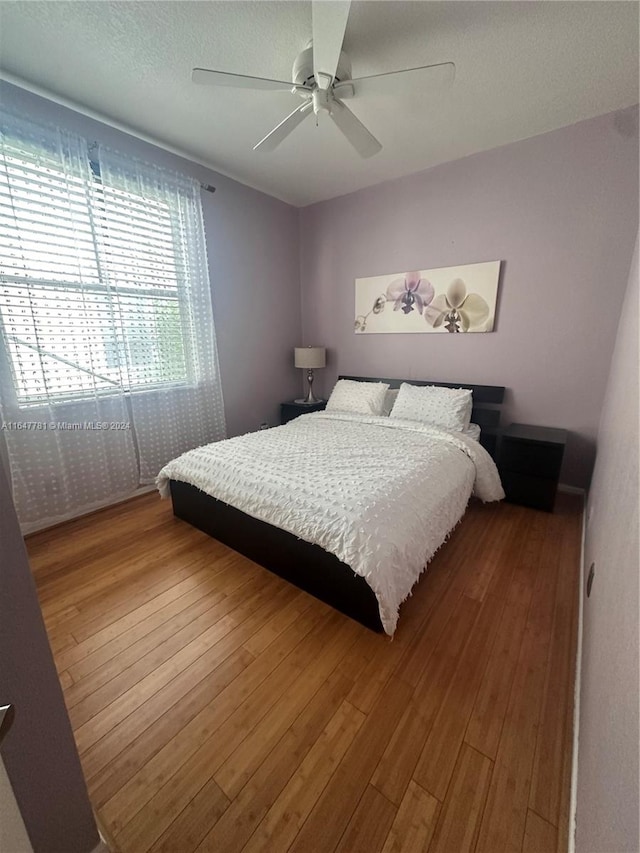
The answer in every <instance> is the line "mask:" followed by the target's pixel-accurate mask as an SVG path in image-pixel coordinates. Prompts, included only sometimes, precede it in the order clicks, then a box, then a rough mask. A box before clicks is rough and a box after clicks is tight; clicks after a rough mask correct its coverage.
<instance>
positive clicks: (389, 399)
mask: <svg viewBox="0 0 640 853" xmlns="http://www.w3.org/2000/svg"><path fill="white" fill-rule="evenodd" d="M399 390H400V389H399V388H389V390H388V391H385V395H384V404H383V406H382V414H383V415H386V417H389V415H390V414H391V409H393V406H394V403H395V402H396V400H397V399H398V391H399Z"/></svg>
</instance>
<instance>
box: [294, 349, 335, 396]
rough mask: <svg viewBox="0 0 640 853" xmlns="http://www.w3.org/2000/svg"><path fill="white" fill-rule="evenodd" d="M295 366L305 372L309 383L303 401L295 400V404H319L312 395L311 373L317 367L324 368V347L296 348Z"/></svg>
mask: <svg viewBox="0 0 640 853" xmlns="http://www.w3.org/2000/svg"><path fill="white" fill-rule="evenodd" d="M294 362H295V366H296V367H300V368H302V370H306V371H307V382H308V383H309V393H308V394H307V396H306V397H305V398H304V400H296V403H307V404H308V405H311V404H312V403H319V402H320V400H318V398H317V397H314V395H313V371H314V370H317V369H318V368H319V367H324V366H325V364H326V363H327V361H326V350H325V348H324V347H296V348H295V359H294Z"/></svg>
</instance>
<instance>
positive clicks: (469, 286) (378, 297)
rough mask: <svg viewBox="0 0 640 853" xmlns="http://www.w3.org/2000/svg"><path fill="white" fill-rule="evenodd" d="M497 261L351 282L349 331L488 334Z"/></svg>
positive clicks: (495, 293) (493, 310)
mask: <svg viewBox="0 0 640 853" xmlns="http://www.w3.org/2000/svg"><path fill="white" fill-rule="evenodd" d="M499 275H500V261H488V262H485V263H480V264H466V265H465V266H462V267H443V268H436V269H431V270H416V271H413V272H406V273H400V274H395V275H386V276H375V277H373V278H360V279H356V287H355V290H356V306H355V307H356V311H355V317H356V319H355V322H354V330H355V332H356V333H358V334H362V333H385V332H386V333H391V332H422V333H424V332H439V333H442V332H445V333H451V332H453V333H460V332H462V333H465V332H491V331H493V324H494V315H495V307H496V300H497V294H498V279H499Z"/></svg>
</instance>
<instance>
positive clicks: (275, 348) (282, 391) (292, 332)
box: [0, 81, 301, 435]
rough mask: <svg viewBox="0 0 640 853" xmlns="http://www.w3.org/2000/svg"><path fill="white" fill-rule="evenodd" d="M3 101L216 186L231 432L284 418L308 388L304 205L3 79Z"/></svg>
mask: <svg viewBox="0 0 640 853" xmlns="http://www.w3.org/2000/svg"><path fill="white" fill-rule="evenodd" d="M0 102H2V103H3V104H6V105H7V106H10V107H12V108H14V109H16V110H18V111H20V112H21V113H23V114H25V115H29V116H30V117H32V118H34V119H37V120H43V121H48V122H51V123H53V124H57V125H60V126H62V127H65V128H67V129H69V130H72V131H74V132H76V133H79V134H81V135H82V136H85V137H87V138H88V139H91V140H96V141H99V142H102V143H104V144H105V145H108V146H110V147H112V148H115V149H117V150H119V151H123V152H126V153H130V154H132V155H133V156H135V157H139V158H140V159H143V160H147V161H150V162H153V163H158V164H160V165H163V166H166V167H167V168H169V169H175V170H177V171H180V172H182V173H183V174H188V175H191V176H192V177H194V178H196V179H197V180H199V181H201V182H202V183H205V184H212V185H213V186H215V187H216V192H215V193H214V194H213V195H211V194H210V193H207V192H203V193H202V206H203V211H204V220H205V232H206V238H207V252H208V257H209V276H210V279H211V290H212V299H213V310H214V316H215V323H216V333H217V337H218V354H219V357H220V373H221V376H222V389H223V393H224V402H225V412H226V416H227V427H228V432H229V435H235V434H237V433H241V432H246V431H247V430H253V429H255V428H256V427H257V426H258V425H259V424H260V423H261V422H262V421H268V422H269V423H272V424H275V423H278V422H279V403H280V402H281V401H282V400H288V399H291V398H293V397H294V396H295V395H296V394H298V392H299V390H300V376H299V371H296V370H295V368H294V367H293V348H294V347H295V346H297V345H299V344H300V339H301V325H300V288H299V278H298V272H299V270H298V262H299V258H298V211H297V209H296V208H294V207H291V206H290V205H288V204H285V203H284V202H281V201H278V200H277V199H274V198H271V197H270V196H268V195H265V194H264V193H260V192H258V191H257V190H253V189H250V188H249V187H246V186H244V185H242V184H239V183H238V182H237V181H233V180H231V179H230V178H226V177H224V176H223V175H219V174H217V173H215V172H212V171H211V170H209V169H207V168H205V167H204V166H199V165H198V164H196V163H193V162H192V161H190V160H187V159H184V158H182V157H178V156H176V155H174V154H171V153H169V152H167V151H164V150H163V149H161V148H158V147H156V146H154V145H150V144H149V143H146V142H142V141H141V140H138V139H136V138H134V137H132V136H130V135H128V134H126V133H122V132H121V131H119V130H115V129H114V128H111V127H109V126H107V125H105V124H102V123H101V122H98V121H94V120H93V119H90V118H87V117H86V116H83V115H81V114H80V113H77V112H75V111H73V110H70V109H66V108H65V107H62V106H60V105H58V104H55V103H53V102H51V101H48V100H45V99H44V98H40V97H38V96H37V95H33V94H31V93H30V92H26V91H24V90H23V89H20V88H18V87H16V86H12V85H10V84H9V83H5V82H2V81H0Z"/></svg>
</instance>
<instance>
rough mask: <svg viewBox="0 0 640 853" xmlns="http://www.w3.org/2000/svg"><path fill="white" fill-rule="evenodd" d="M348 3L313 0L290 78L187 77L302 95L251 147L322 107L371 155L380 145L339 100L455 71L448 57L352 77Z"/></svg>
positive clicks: (432, 80)
mask: <svg viewBox="0 0 640 853" xmlns="http://www.w3.org/2000/svg"><path fill="white" fill-rule="evenodd" d="M350 5H351V2H350V0H333V2H327V0H313V2H312V4H311V9H312V33H313V38H312V40H311V42H310V43H309V44H308V45H307V47H306V48H305V49H304V50H303V51H302V52H301V53H300V54H298V56H297V57H296V59H295V62H294V63H293V70H292V72H291V76H292V78H293V80H292V82H291V83H287V82H285V81H283V80H269V79H267V78H264V77H250V76H246V75H244V74H229V73H228V72H226V71H214V70H212V69H209V68H194V69H193V72H192V74H191V79H192V80H193V82H194V83H204V84H209V85H213V86H232V87H235V88H239V89H264V90H285V89H289V90H291V92H292V94H294V95H299V96H301V97H302V98H303V99H304V101H303V103H302V104H301V105H300V106H297V107H296V108H295V110H293V111H292V112H290V113H289V115H288V116H286V117H285V118H284V119H283V120H282V121H281V122H280V124H278V125H276V127H274V128H273V130H272V131H270V132H269V133H267V135H266V136H265V137H264V138H263V139H261V140H260V142H258V143H257V145H254V147H253V150H254V151H274V150H275V148H277V146H278V145H280V143H281V142H282V141H283V140H284V139H286V137H287V136H288V135H289V134H290V133H291V132H292V131H293V130H295V128H296V127H297V126H298V125H299V124H300V123H301V122H303V121H304V120H305V118H307V116H310V115H312V114H315V116H316V123H317V120H318V118H317V117H318V116H319V115H320V113H326V114H327V115H328V116H329V118H330V119H331V120H332V121H333V122H334V124H335V125H336V126H337V127H338V130H340V131H341V132H342V133H343V134H344V136H345V137H346V138H347V140H348V141H349V142H350V143H351V145H352V146H353V147H354V148H355V150H356V151H357V152H358V154H360V156H361V157H372V156H373V155H374V154H377V153H378V151H380V150H381V149H382V145H381V144H380V143H379V142H378V140H377V139H376V138H375V136H373V134H372V133H370V132H369V131H368V130H367V128H366V127H365V126H364V125H363V124H362V122H361V121H360V120H359V119H358V118H357V117H356V116H355V115H354V114H353V113H352V112H351V110H350V109H349V107H347V106H346V105H345V104H344V103H343V101H345V100H347V99H349V98H353V97H360V95H367V94H372V95H382V94H385V95H387V94H388V95H393V94H397V93H401V92H403V91H404V90H405V89H406V87H407V86H408V85H411V86H412V87H416V86H417V87H422V86H429V87H433V86H435V85H440V86H444V85H447V84H448V85H450V84H451V83H453V79H454V76H455V65H454V64H453V62H441V63H438V64H436V65H424V66H420V67H419V68H406V69H404V70H402V71H392V72H390V73H387V74H373V75H371V76H369V77H359V78H356V79H355V80H354V79H352V78H351V62H350V61H349V57H348V56H347V55H346V53H344V51H343V50H342V42H343V40H344V33H345V30H346V28H347V19H348V17H349V7H350Z"/></svg>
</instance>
